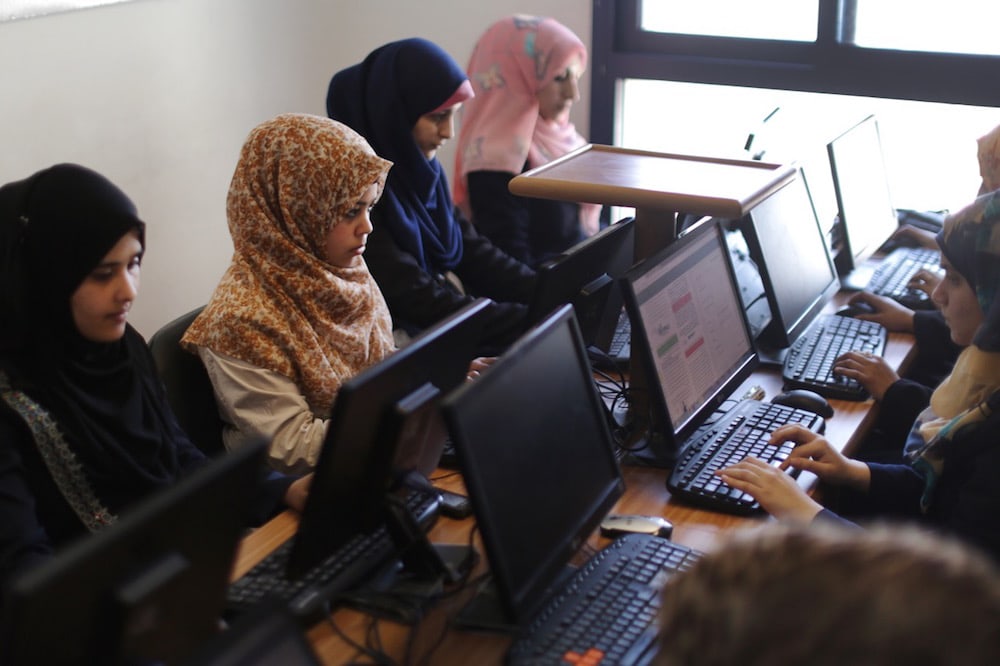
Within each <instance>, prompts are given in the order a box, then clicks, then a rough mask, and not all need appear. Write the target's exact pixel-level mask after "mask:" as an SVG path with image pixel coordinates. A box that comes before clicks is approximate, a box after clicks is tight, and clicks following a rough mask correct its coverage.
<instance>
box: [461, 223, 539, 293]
mask: <svg viewBox="0 0 1000 666" xmlns="http://www.w3.org/2000/svg"><path fill="white" fill-rule="evenodd" d="M455 219H456V220H457V222H458V224H459V225H460V226H461V228H462V244H463V250H462V261H461V262H459V264H458V266H456V267H455V274H456V275H458V277H459V278H461V280H462V284H464V285H465V288H466V290H467V291H469V292H470V293H473V294H475V295H476V296H486V297H487V298H492V299H493V300H495V301H502V302H509V303H525V304H526V303H529V302H531V297H532V295H534V291H535V271H534V270H532V269H531V268H528V266H526V265H525V264H523V263H522V262H520V261H518V260H516V259H514V258H513V257H511V256H510V255H508V254H507V253H506V252H504V251H503V250H501V249H500V248H498V247H497V246H496V245H494V244H493V242H492V241H490V239H489V238H487V237H486V236H484V235H482V234H481V233H479V232H478V231H476V229H475V227H473V226H472V224H471V223H470V222H469V221H468V220H466V219H465V217H464V216H462V215H461V213H459V212H458V210H457V209H456V211H455Z"/></svg>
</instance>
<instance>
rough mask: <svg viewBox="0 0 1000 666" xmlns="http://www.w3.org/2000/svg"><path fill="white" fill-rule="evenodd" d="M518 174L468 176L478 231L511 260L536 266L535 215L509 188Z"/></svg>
mask: <svg viewBox="0 0 1000 666" xmlns="http://www.w3.org/2000/svg"><path fill="white" fill-rule="evenodd" d="M513 177H514V174H512V173H509V172H506V171H471V172H469V174H468V176H467V177H466V179H467V182H468V188H469V205H470V207H471V209H472V219H473V220H474V222H475V226H476V229H478V230H479V232H480V233H481V234H482V235H484V236H486V237H487V238H489V239H490V240H491V241H493V244H494V245H496V246H497V247H498V248H500V249H501V250H503V251H504V252H506V253H507V254H508V255H510V256H511V257H513V258H515V259H517V260H518V261H521V262H523V263H525V264H527V265H529V266H533V265H535V257H534V253H533V252H532V247H531V233H530V224H531V215H530V212H529V210H528V206H527V205H525V201H524V199H523V198H521V197H518V196H515V195H513V194H511V192H510V190H509V189H507V188H508V184H509V183H510V180H511V178H513Z"/></svg>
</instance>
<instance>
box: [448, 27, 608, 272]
mask: <svg viewBox="0 0 1000 666" xmlns="http://www.w3.org/2000/svg"><path fill="white" fill-rule="evenodd" d="M586 66H587V50H586V47H585V46H584V44H583V42H582V41H580V38H579V37H577V36H576V35H575V34H573V32H572V31H571V30H569V29H568V28H566V27H565V26H564V25H562V24H560V23H559V22H558V21H556V20H554V19H551V18H545V17H537V16H523V15H517V16H513V17H508V18H504V19H501V20H500V21H497V22H496V23H494V24H493V25H491V26H490V27H489V28H488V29H487V30H486V32H485V33H484V34H483V36H482V37H480V39H479V41H478V42H477V44H476V46H475V48H474V49H473V52H472V58H471V59H470V61H469V66H468V68H467V72H468V75H469V80H470V81H472V85H473V88H474V90H475V93H476V96H475V97H474V98H472V99H470V100H469V101H467V102H466V104H465V107H464V109H463V112H462V127H461V130H460V133H459V139H458V150H457V157H456V165H455V193H454V198H455V203H456V204H458V205H459V206H460V207H461V208H462V209H463V210H464V211H465V212H466V214H468V215H469V216H470V217H471V219H472V221H473V222H474V223H475V224H476V227H477V228H478V229H480V231H481V232H482V233H483V234H484V235H486V236H488V237H489V238H490V239H491V240H492V241H493V242H494V243H495V244H496V245H498V246H499V247H500V248H501V249H503V250H504V251H506V252H507V253H508V254H510V255H511V256H513V257H515V258H517V259H520V260H521V261H523V262H524V263H527V264H529V265H531V266H537V265H538V264H539V263H541V262H543V261H544V260H546V259H548V258H550V257H552V256H554V255H556V254H558V253H560V252H562V251H564V250H566V249H567V248H569V247H571V246H572V245H574V244H576V243H577V242H579V241H581V240H583V239H584V238H585V237H586V236H589V235H591V234H593V233H594V232H596V231H597V227H598V216H599V214H600V206H598V205H596V204H576V203H567V202H559V201H550V200H546V199H534V198H526V197H518V196H515V195H513V194H511V193H510V191H509V190H508V189H507V185H508V183H509V182H510V180H511V179H512V178H513V177H514V176H515V175H517V174H519V173H521V172H523V171H526V170H527V169H531V168H534V167H537V166H540V165H543V164H546V163H548V162H550V161H552V160H553V159H556V158H557V157H561V156H563V155H565V154H566V153H568V152H570V151H572V150H574V149H576V148H579V147H580V146H583V145H585V144H586V139H584V138H583V137H582V136H581V135H580V133H579V132H577V131H576V128H575V127H574V126H573V123H571V122H570V120H569V114H570V109H571V108H572V106H573V103H574V102H575V101H576V100H577V99H579V97H580V92H579V88H578V81H579V78H580V76H581V75H582V74H583V72H584V69H585V68H586Z"/></svg>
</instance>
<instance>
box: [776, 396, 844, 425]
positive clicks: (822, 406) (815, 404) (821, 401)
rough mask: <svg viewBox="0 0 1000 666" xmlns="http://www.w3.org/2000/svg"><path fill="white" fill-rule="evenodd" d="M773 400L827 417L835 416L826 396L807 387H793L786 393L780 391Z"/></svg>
mask: <svg viewBox="0 0 1000 666" xmlns="http://www.w3.org/2000/svg"><path fill="white" fill-rule="evenodd" d="M771 402H773V403H775V404H777V405H785V406H786V407H794V408H796V409H804V410H806V411H808V412H812V413H813V414H819V415H820V416H822V417H823V418H825V419H828V418H830V417H832V416H833V407H832V406H831V405H830V403H829V402H827V400H826V398H824V397H823V396H821V395H820V394H819V393H816V392H815V391H809V390H807V389H792V390H790V391H785V392H784V393H779V394H778V395H776V396H774V397H773V398H771Z"/></svg>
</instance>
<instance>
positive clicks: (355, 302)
mask: <svg viewBox="0 0 1000 666" xmlns="http://www.w3.org/2000/svg"><path fill="white" fill-rule="evenodd" d="M391 165H392V163H391V162H388V161H387V160H384V159H382V158H380V157H378V156H377V155H376V154H375V152H374V151H373V150H372V149H371V147H370V146H369V145H368V143H367V142H366V141H365V140H364V139H363V138H361V136H360V135H358V134H357V133H356V132H354V131H353V130H351V129H350V128H348V127H347V126H346V125H343V124H341V123H338V122H336V121H334V120H330V119H329V118H321V117H319V116H312V115H306V114H284V115H280V116H277V117H276V118H274V119H272V120H269V121H267V122H264V123H262V124H261V125H258V126H257V127H256V128H255V129H254V130H253V131H251V132H250V136H249V137H248V138H247V140H246V143H245V144H244V145H243V150H242V152H241V154H240V159H239V163H238V164H237V166H236V172H235V173H234V174H233V180H232V183H231V184H230V186H229V197H228V201H227V206H226V214H227V217H228V220H229V232H230V234H231V235H232V238H233V246H234V250H235V252H234V255H233V259H232V263H231V264H230V266H229V268H228V269H227V270H226V273H225V274H224V275H223V276H222V280H221V281H220V282H219V285H218V286H217V287H216V289H215V293H214V294H213V295H212V298H211V299H210V300H209V302H208V305H206V306H205V309H204V311H203V312H202V313H201V314H200V315H199V316H198V318H197V319H195V321H194V323H193V324H192V325H191V327H190V328H189V329H188V330H187V332H186V333H185V335H184V338H183V339H182V344H184V346H185V347H186V348H187V349H192V348H193V347H195V346H204V347H207V348H209V349H211V350H212V351H214V352H216V353H219V354H224V355H226V356H230V357H233V358H236V359H239V360H241V361H245V362H247V363H251V364H253V365H256V366H258V367H261V368H266V369H268V370H272V371H274V372H277V373H279V374H282V375H284V376H286V377H288V378H290V379H292V380H293V381H294V382H295V383H296V384H297V385H298V387H299V389H300V390H301V391H302V394H303V395H304V396H305V398H306V400H307V401H308V402H309V405H310V407H311V408H312V409H313V410H314V412H316V413H325V412H328V411H329V409H330V407H331V406H332V404H333V400H334V398H335V397H336V394H337V391H338V390H339V389H340V385H341V384H342V383H343V382H344V381H346V380H347V379H350V378H351V377H353V376H354V375H356V374H357V373H358V372H360V371H361V370H363V369H365V368H366V367H368V366H370V365H372V364H374V363H376V362H378V361H380V360H382V359H383V358H385V357H386V356H388V355H389V354H391V353H392V352H393V351H394V350H395V345H394V342H393V338H392V320H391V318H390V316H389V310H388V308H387V307H386V304H385V300H384V299H383V297H382V292H381V291H379V288H378V286H377V285H376V284H375V280H374V279H373V278H372V275H371V273H369V272H368V266H367V264H365V263H364V262H360V264H359V265H358V266H355V267H351V268H340V267H337V266H333V265H331V264H329V263H328V262H327V261H326V258H325V257H326V253H325V242H326V235H327V232H328V231H329V229H330V227H331V225H333V224H336V223H337V222H338V221H339V220H341V219H342V218H344V217H345V214H346V213H347V211H349V210H350V209H351V208H352V207H354V206H356V205H357V201H358V200H359V199H360V198H361V196H362V195H363V193H364V192H365V190H366V189H367V188H369V187H370V186H371V185H372V184H373V183H377V185H378V194H379V196H381V194H382V188H383V187H384V185H385V178H386V174H387V173H388V171H389V167H390V166H391Z"/></svg>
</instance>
